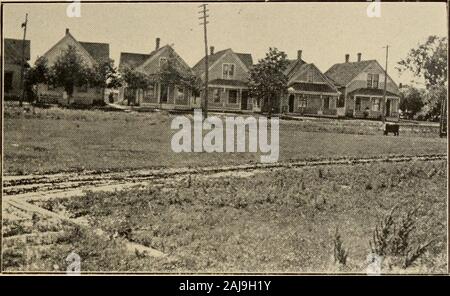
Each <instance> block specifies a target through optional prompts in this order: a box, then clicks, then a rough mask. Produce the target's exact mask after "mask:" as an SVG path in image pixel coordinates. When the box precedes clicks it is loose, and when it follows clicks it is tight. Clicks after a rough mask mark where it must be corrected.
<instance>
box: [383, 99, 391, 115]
mask: <svg viewBox="0 0 450 296" xmlns="http://www.w3.org/2000/svg"><path fill="white" fill-rule="evenodd" d="M385 111H386V112H385V114H384V115H385V116H390V115H391V100H389V99H387V100H386V110H385Z"/></svg>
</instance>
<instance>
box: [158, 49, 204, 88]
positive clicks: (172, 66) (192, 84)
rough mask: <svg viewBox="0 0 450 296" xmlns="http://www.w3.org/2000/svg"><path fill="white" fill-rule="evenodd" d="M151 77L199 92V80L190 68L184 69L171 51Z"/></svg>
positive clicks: (163, 82) (166, 83) (167, 83)
mask: <svg viewBox="0 0 450 296" xmlns="http://www.w3.org/2000/svg"><path fill="white" fill-rule="evenodd" d="M153 78H154V79H155V80H156V81H157V82H160V83H162V84H165V85H172V86H173V85H182V86H185V87H188V88H189V89H191V90H193V92H194V93H197V92H199V91H200V87H201V80H200V79H199V78H198V77H197V76H196V75H194V74H193V73H192V72H191V71H190V70H186V69H185V68H184V67H183V65H181V63H180V61H179V60H178V59H177V57H176V56H175V54H174V53H173V52H172V51H171V52H170V53H169V56H168V58H167V61H166V62H165V63H163V64H162V65H161V67H160V69H159V70H158V72H157V73H156V74H155V75H153Z"/></svg>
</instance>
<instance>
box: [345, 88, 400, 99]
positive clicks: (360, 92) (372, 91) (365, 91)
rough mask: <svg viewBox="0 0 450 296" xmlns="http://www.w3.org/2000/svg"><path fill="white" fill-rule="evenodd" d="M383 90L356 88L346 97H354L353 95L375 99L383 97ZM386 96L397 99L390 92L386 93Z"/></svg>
mask: <svg viewBox="0 0 450 296" xmlns="http://www.w3.org/2000/svg"><path fill="white" fill-rule="evenodd" d="M383 92H384V90H383V89H380V88H358V89H355V90H354V91H352V92H350V93H349V94H348V95H349V96H354V95H362V96H376V97H380V96H381V97H382V96H383ZM386 96H389V97H399V96H398V95H396V94H394V93H392V92H390V91H386Z"/></svg>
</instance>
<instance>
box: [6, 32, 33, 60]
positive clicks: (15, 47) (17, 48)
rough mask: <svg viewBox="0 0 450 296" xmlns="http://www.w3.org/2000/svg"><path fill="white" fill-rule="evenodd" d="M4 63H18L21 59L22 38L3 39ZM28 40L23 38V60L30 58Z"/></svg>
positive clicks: (29, 43)
mask: <svg viewBox="0 0 450 296" xmlns="http://www.w3.org/2000/svg"><path fill="white" fill-rule="evenodd" d="M4 41H5V42H4V46H5V52H4V53H5V63H20V61H21V60H22V50H23V45H24V43H23V40H22V39H12V38H5V39H4ZM30 45H31V42H30V40H25V60H27V61H28V60H29V59H30Z"/></svg>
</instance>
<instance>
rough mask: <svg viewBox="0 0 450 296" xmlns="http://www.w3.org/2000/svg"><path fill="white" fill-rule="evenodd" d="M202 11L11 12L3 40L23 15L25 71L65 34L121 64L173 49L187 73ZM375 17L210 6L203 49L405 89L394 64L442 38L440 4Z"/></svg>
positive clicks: (319, 9) (147, 6)
mask: <svg viewBox="0 0 450 296" xmlns="http://www.w3.org/2000/svg"><path fill="white" fill-rule="evenodd" d="M199 4H200V3H192V4H189V3H116V4H112V3H105V4H97V3H96V4H88V3H82V4H81V16H80V17H68V16H67V13H66V9H67V7H68V5H69V3H67V4H66V3H61V4H33V3H27V4H13V3H9V4H8V3H7V4H5V6H4V12H3V13H4V17H3V21H4V23H3V27H2V28H3V30H4V31H3V36H4V37H6V38H22V36H23V30H22V28H21V26H20V25H21V23H22V22H23V21H24V17H25V13H28V20H29V21H28V29H27V39H29V40H31V63H34V61H35V60H36V58H37V57H38V56H40V55H42V54H44V53H45V52H46V51H47V50H48V49H50V47H52V46H53V45H54V44H55V43H56V42H58V41H59V40H60V39H61V38H62V37H63V36H64V33H65V29H66V28H69V29H70V32H71V33H72V35H73V36H74V37H75V38H76V39H77V40H78V41H88V42H102V43H109V44H110V57H111V58H112V59H114V60H115V62H116V65H118V63H119V57H120V52H136V53H150V52H151V51H152V50H153V49H154V48H155V38H156V37H159V38H161V45H165V44H171V45H173V46H174V48H175V50H176V51H177V52H178V54H179V55H180V56H181V57H182V58H183V59H184V60H185V61H186V62H187V63H188V64H189V65H190V66H193V65H195V64H196V63H197V62H198V61H199V60H200V59H201V58H202V57H203V56H204V54H205V53H204V43H203V27H202V26H200V25H199V23H200V20H199V19H198V17H199V14H198V11H199V10H200V9H199V8H198V5H199ZM380 4H381V11H380V12H381V14H380V17H369V16H368V15H367V7H368V5H369V3H333V2H330V3H270V2H269V3H267V2H266V3H210V4H209V5H208V9H209V15H210V17H209V19H208V21H209V24H208V43H209V44H208V46H211V45H213V46H214V47H215V50H216V51H218V50H222V49H226V48H232V49H233V50H234V51H235V52H243V53H251V54H252V55H253V59H254V62H255V63H256V62H257V60H258V59H260V58H263V57H264V55H265V53H266V52H267V50H268V48H269V47H276V48H278V49H279V50H282V51H284V52H286V54H287V55H288V57H289V58H296V56H297V50H299V49H301V50H303V55H302V57H303V59H304V60H305V61H306V62H309V63H314V64H315V65H316V66H317V67H318V68H319V69H320V70H322V71H323V72H325V71H326V70H327V69H329V68H330V67H331V66H332V65H333V64H335V63H341V62H344V59H345V58H344V56H345V54H347V53H348V54H350V61H355V60H356V56H357V53H358V52H361V53H362V59H363V60H364V59H376V60H378V61H379V62H380V64H381V65H383V66H384V64H385V54H386V52H385V48H383V47H384V46H386V45H387V44H388V45H389V63H388V72H389V74H390V76H391V77H392V78H393V79H394V80H395V81H396V82H397V83H399V82H402V83H408V82H409V81H410V80H411V79H412V75H410V74H402V75H400V74H399V73H398V72H397V71H396V70H395V69H394V66H395V64H396V63H397V62H398V61H399V60H400V59H402V58H404V57H405V56H406V55H407V53H408V51H409V50H410V49H411V48H414V47H416V46H417V45H418V44H419V43H421V42H424V41H425V40H426V38H427V37H428V36H429V35H438V36H447V17H446V16H447V13H446V6H445V3H414V2H413V3H383V2H380Z"/></svg>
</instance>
